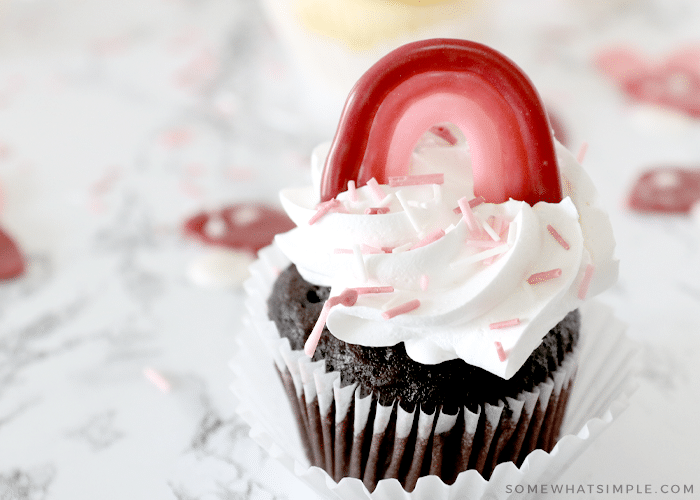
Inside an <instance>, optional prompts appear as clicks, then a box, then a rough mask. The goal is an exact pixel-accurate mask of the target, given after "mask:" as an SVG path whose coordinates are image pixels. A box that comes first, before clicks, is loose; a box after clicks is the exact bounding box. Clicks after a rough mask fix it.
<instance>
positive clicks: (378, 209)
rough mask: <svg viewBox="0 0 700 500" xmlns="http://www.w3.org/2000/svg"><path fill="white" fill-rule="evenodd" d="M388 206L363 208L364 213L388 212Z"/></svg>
mask: <svg viewBox="0 0 700 500" xmlns="http://www.w3.org/2000/svg"><path fill="white" fill-rule="evenodd" d="M388 213H389V207H369V208H367V209H365V214H366V215H377V214H388Z"/></svg>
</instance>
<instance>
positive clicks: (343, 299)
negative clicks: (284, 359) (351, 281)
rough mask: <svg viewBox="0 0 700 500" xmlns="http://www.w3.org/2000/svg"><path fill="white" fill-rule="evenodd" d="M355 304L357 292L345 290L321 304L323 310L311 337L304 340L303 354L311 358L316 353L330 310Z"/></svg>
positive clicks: (349, 289)
mask: <svg viewBox="0 0 700 500" xmlns="http://www.w3.org/2000/svg"><path fill="white" fill-rule="evenodd" d="M356 302H357V291H355V290H353V289H351V288H346V289H345V290H343V291H342V292H341V294H340V295H337V296H335V297H329V298H328V300H327V301H326V303H325V304H323V309H321V314H319V316H318V320H316V324H315V325H314V328H313V330H311V335H309V338H308V339H306V343H305V344H304V353H306V355H307V356H309V357H310V358H311V357H313V355H314V353H315V352H316V347H318V341H319V340H320V339H321V334H322V333H323V328H324V327H325V326H326V320H327V319H328V314H330V312H331V308H332V307H334V306H337V305H338V304H342V305H344V306H345V307H350V306H353V305H355V303H356Z"/></svg>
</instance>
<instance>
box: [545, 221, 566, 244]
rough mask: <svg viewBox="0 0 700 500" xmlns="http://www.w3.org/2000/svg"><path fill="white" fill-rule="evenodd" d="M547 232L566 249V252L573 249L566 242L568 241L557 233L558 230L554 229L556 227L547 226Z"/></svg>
mask: <svg viewBox="0 0 700 500" xmlns="http://www.w3.org/2000/svg"><path fill="white" fill-rule="evenodd" d="M547 231H549V234H551V235H552V238H554V239H555V240H557V243H559V244H560V245H561V246H562V247H563V248H564V250H568V249H569V248H571V247H570V246H569V244H568V243H567V242H566V240H565V239H564V238H562V237H561V235H560V234H559V233H558V232H557V230H556V229H554V227H552V225H551V224H547Z"/></svg>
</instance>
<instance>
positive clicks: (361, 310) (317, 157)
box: [276, 134, 618, 379]
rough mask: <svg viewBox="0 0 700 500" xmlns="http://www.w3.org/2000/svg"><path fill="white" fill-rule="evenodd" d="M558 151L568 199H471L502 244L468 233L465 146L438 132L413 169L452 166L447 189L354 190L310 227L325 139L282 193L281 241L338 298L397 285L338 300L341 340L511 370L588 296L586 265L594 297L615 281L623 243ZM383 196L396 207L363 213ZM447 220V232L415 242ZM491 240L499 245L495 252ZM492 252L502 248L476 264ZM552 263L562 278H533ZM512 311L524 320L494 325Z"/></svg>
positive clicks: (333, 316)
mask: <svg viewBox="0 0 700 500" xmlns="http://www.w3.org/2000/svg"><path fill="white" fill-rule="evenodd" d="M556 150H557V158H558V162H559V170H560V173H561V176H562V183H563V186H562V188H563V192H564V196H565V198H564V199H563V200H562V201H561V202H560V203H556V204H552V203H544V202H540V203H537V204H536V205H535V206H534V207H530V206H529V205H528V204H527V203H524V202H520V201H515V200H510V201H508V202H506V203H501V204H491V203H482V204H481V205H478V206H476V207H475V208H474V210H473V212H474V214H476V216H477V218H478V219H479V221H480V222H481V223H482V224H484V223H487V221H489V220H491V221H492V224H493V226H494V227H495V229H496V230H498V229H499V227H500V228H501V235H500V237H499V235H497V234H496V233H495V231H490V233H493V236H495V238H496V239H499V240H500V241H496V240H495V239H494V237H493V236H489V234H488V233H486V232H485V230H480V232H481V235H480V236H477V235H476V234H472V231H470V229H469V228H468V224H467V222H466V220H465V219H464V218H463V217H462V215H461V214H459V213H458V214H455V213H454V211H453V209H454V208H455V207H457V205H458V200H459V199H460V198H463V197H466V198H467V199H472V198H473V197H474V195H473V182H472V179H471V167H470V166H469V151H468V147H467V145H466V143H464V142H463V141H460V142H459V143H458V144H457V145H454V146H449V145H447V144H446V143H445V142H443V141H442V140H441V139H438V138H437V137H435V136H432V135H431V134H426V136H425V137H424V139H423V140H422V141H421V143H420V144H419V145H418V146H417V148H416V151H415V152H414V155H413V160H412V165H411V174H414V175H418V174H425V173H435V172H440V173H444V178H445V181H444V184H442V185H441V186H440V187H435V186H434V185H420V186H408V187H389V186H381V189H382V190H383V191H384V193H386V194H387V195H388V197H387V198H385V199H384V200H380V198H381V197H382V196H381V195H378V194H377V193H376V192H374V191H373V190H372V189H371V188H370V187H369V186H363V187H362V188H359V189H357V190H356V192H355V193H356V196H353V195H352V194H351V193H350V192H347V191H346V192H344V193H341V194H340V195H338V197H337V199H338V200H339V201H341V202H342V203H341V205H340V208H339V210H340V211H347V212H348V213H337V211H331V212H330V213H327V214H325V215H323V216H322V217H321V218H320V219H318V221H316V222H314V223H313V224H309V220H310V219H311V218H312V217H313V216H314V214H316V212H317V208H316V207H317V204H318V201H319V194H318V193H319V189H318V184H319V179H320V172H321V170H322V166H323V164H324V160H325V156H326V154H327V151H328V145H327V144H326V145H322V146H319V147H318V148H316V150H315V151H314V153H313V158H312V178H313V184H314V185H313V186H310V187H304V188H296V189H286V190H283V191H282V193H281V200H282V204H283V206H284V208H285V210H286V211H287V213H288V215H289V216H290V217H291V219H292V220H293V221H294V222H295V223H296V224H297V226H298V227H297V228H296V229H293V230H292V231H290V232H288V233H285V234H281V235H278V236H277V238H276V241H277V243H278V245H279V247H280V248H281V249H282V251H283V252H284V253H285V254H286V255H287V257H288V258H289V259H290V260H291V261H292V262H294V263H295V264H296V266H297V268H298V270H299V272H300V273H301V275H302V276H303V277H304V278H305V279H306V280H307V281H310V282H312V283H315V284H318V285H324V286H330V287H331V295H332V296H335V295H339V294H340V293H341V292H342V291H343V290H344V289H346V288H357V287H367V286H392V287H393V288H394V291H393V292H392V293H381V294H362V295H360V296H359V298H358V300H357V302H356V304H355V305H353V306H350V307H345V306H343V305H338V306H335V307H333V308H331V309H330V313H329V315H328V319H327V325H328V328H329V329H330V331H331V332H332V333H333V335H335V336H336V337H337V338H339V339H341V340H343V341H345V342H349V343H353V344H362V345H366V346H391V345H395V344H397V343H398V342H404V343H405V345H406V352H407V353H408V355H409V356H410V357H411V358H413V359H414V360H416V361H418V362H420V363H424V364H435V363H440V362H442V361H446V360H449V359H455V358H462V359H463V360H464V361H466V362H467V363H469V364H472V365H475V366H480V367H482V368H484V369H485V370H488V371H490V372H492V373H494V374H496V375H499V376H500V377H503V378H506V379H508V378H510V377H512V376H513V375H514V374H515V373H516V372H517V370H518V369H519V368H520V367H521V366H522V364H523V363H524V362H525V361H526V360H527V358H528V357H529V355H530V354H531V353H532V351H533V350H534V349H535V348H537V346H538V345H539V344H540V342H541V341H542V338H543V337H544V336H545V335H546V333H547V332H548V331H549V330H550V329H551V328H552V327H554V326H555V325H556V324H557V323H558V322H559V321H561V320H562V319H563V318H564V316H565V315H566V314H567V313H569V312H570V311H572V310H574V309H576V308H577V307H578V306H579V305H580V304H581V302H582V300H581V299H579V291H580V288H581V286H582V285H581V283H582V281H583V280H584V275H585V274H586V269H587V268H588V267H589V264H592V265H593V266H595V271H594V273H593V278H592V280H591V282H590V285H589V287H588V293H587V297H591V296H593V295H595V294H597V293H599V292H601V291H603V290H604V289H606V288H607V287H609V286H610V285H611V284H612V283H614V282H615V280H616V279H617V264H618V263H617V260H616V259H615V258H614V257H613V250H614V246H615V241H614V238H613V235H612V228H611V226H610V221H609V219H608V216H607V214H606V213H605V212H604V211H603V210H602V209H601V207H600V206H599V204H598V195H597V192H596V190H595V188H594V186H593V184H592V182H591V180H590V178H589V177H588V176H587V174H586V173H585V171H584V170H583V169H582V168H581V166H580V165H579V164H578V163H577V162H576V160H575V159H574V157H573V156H572V155H571V153H569V151H567V150H566V149H565V148H564V147H563V146H561V145H560V144H557V145H556ZM380 205H381V206H386V207H389V209H390V211H389V213H386V214H374V215H367V214H365V213H364V212H365V210H366V209H367V208H369V207H377V206H380ZM490 217H493V218H491V219H490ZM494 218H495V219H494ZM494 220H495V222H493V221H494ZM549 225H551V226H552V227H553V228H555V230H556V231H557V232H558V233H559V235H561V237H562V238H563V239H564V240H565V241H566V242H567V243H568V245H569V248H568V250H567V249H565V248H564V247H563V246H562V245H561V244H560V243H559V242H558V241H557V240H556V239H555V238H554V237H553V236H552V234H551V233H550V231H549V230H548V226H549ZM440 229H442V230H444V231H445V234H444V236H443V237H441V238H439V239H437V240H436V241H434V242H432V243H429V244H427V245H425V246H422V247H420V248H414V249H408V247H410V246H412V245H415V244H416V243H418V242H419V241H421V240H422V239H423V238H424V237H425V236H426V235H428V234H430V233H431V232H433V231H435V230H438V231H439V230H440ZM488 229H492V228H491V226H490V225H489V227H488ZM494 246H495V247H497V248H498V250H491V249H492V248H493V247H494ZM369 247H372V248H373V249H382V248H383V249H384V250H383V251H382V250H372V249H371V248H369ZM397 247H398V248H397ZM389 248H394V250H393V251H390V250H389ZM353 251H354V253H353ZM373 251H375V252H378V253H370V252H373ZM388 251H390V252H391V253H386V252H388ZM484 251H490V252H491V253H496V252H498V254H497V255H495V256H493V257H491V258H490V259H486V260H479V261H477V262H471V261H473V260H475V257H472V256H474V255H475V254H479V253H480V252H484ZM554 269H560V270H561V275H559V276H557V277H555V278H553V279H549V280H547V281H543V282H539V283H535V284H529V283H528V277H530V276H532V275H533V274H536V273H540V272H545V271H550V270H554ZM413 299H418V300H419V301H420V306H419V307H418V308H417V309H415V310H412V311H410V312H408V313H405V314H400V315H397V316H395V317H392V318H390V319H384V317H383V316H382V313H383V312H384V311H386V310H387V309H390V308H392V307H394V306H396V305H400V304H403V303H406V302H408V301H410V300H413ZM515 319H517V320H519V324H517V325H514V326H509V327H505V328H496V329H494V328H492V327H491V325H493V324H495V323H499V322H503V321H508V320H515ZM496 342H498V343H500V345H501V346H502V348H503V352H504V353H505V354H506V359H505V360H501V357H499V353H498V350H497V347H496ZM503 352H502V353H501V355H503Z"/></svg>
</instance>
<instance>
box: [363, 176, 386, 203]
mask: <svg viewBox="0 0 700 500" xmlns="http://www.w3.org/2000/svg"><path fill="white" fill-rule="evenodd" d="M367 185H368V186H369V189H370V191H372V196H374V199H375V200H376V202H377V203H380V202H381V201H382V200H383V199H384V198H386V193H385V192H384V190H383V189H382V188H381V186H380V185H379V183H378V182H377V179H375V178H374V177H372V178H371V179H370V180H368V181H367Z"/></svg>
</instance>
